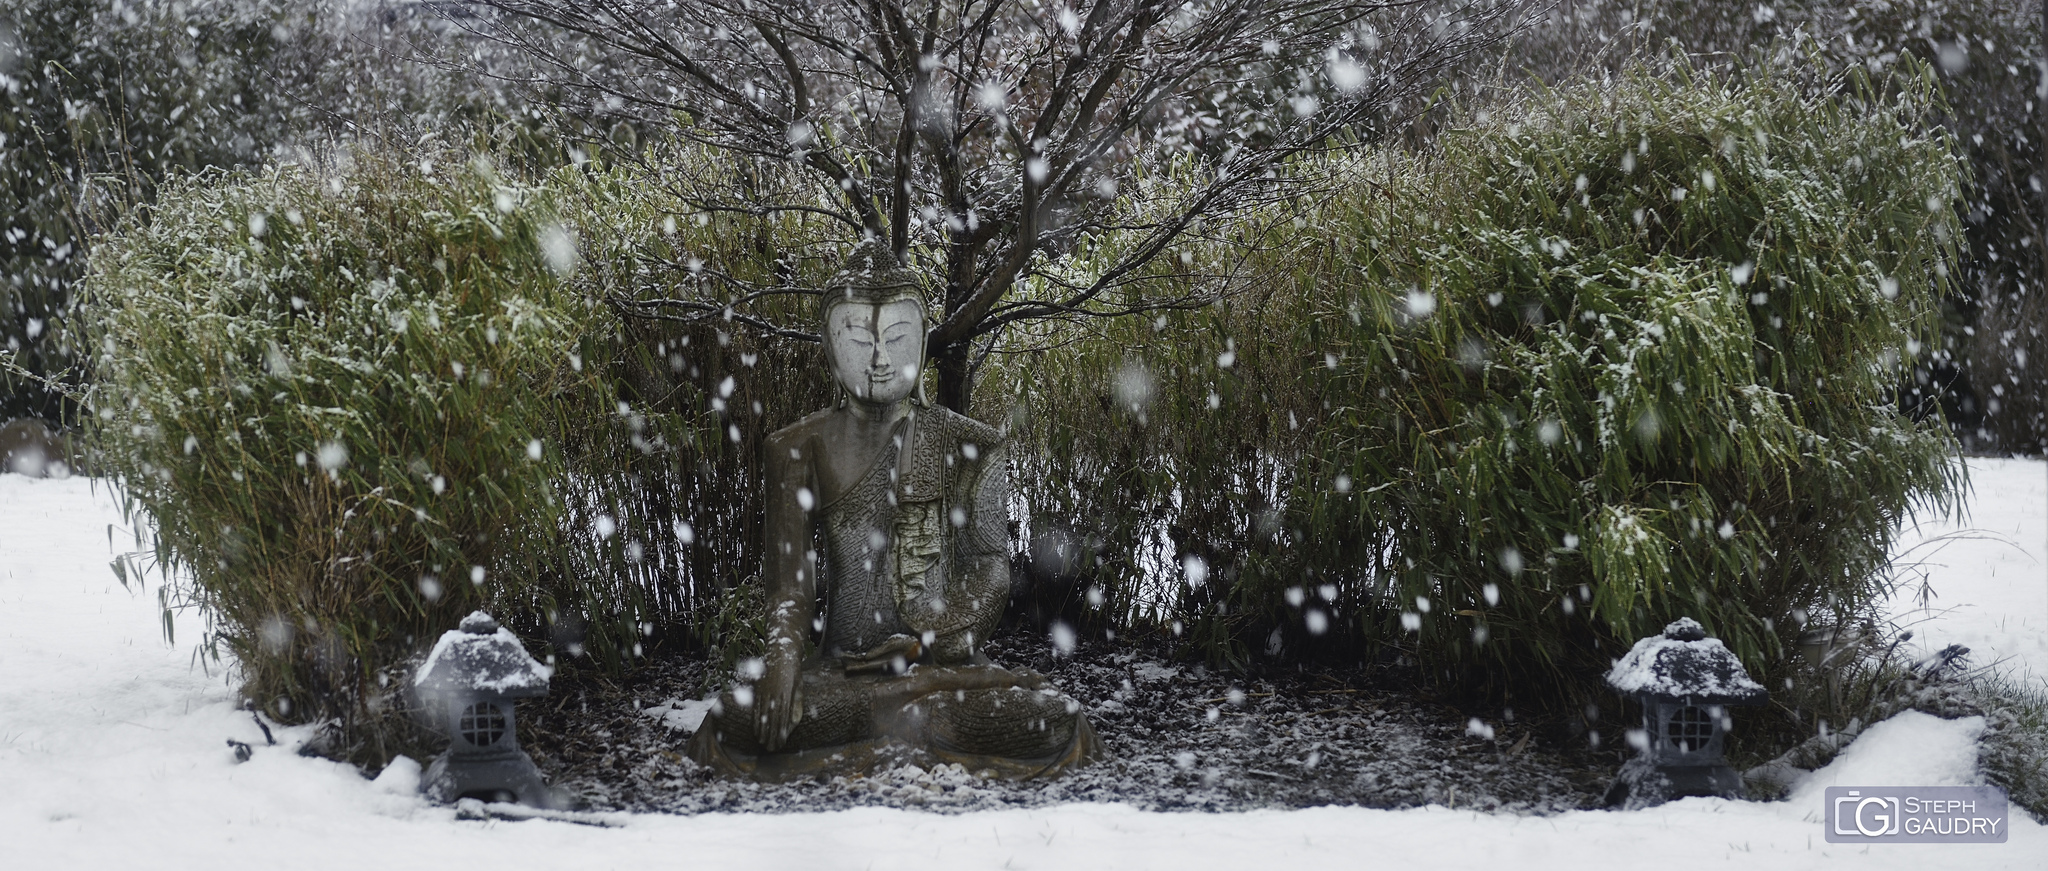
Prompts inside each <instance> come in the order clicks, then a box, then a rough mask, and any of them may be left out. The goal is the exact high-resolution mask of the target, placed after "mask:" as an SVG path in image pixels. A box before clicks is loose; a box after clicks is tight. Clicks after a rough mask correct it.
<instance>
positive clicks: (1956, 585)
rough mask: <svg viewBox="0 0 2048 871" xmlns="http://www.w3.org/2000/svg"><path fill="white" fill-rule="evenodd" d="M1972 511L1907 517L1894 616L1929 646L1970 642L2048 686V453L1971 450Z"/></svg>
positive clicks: (1991, 659)
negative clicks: (1994, 454)
mask: <svg viewBox="0 0 2048 871" xmlns="http://www.w3.org/2000/svg"><path fill="white" fill-rule="evenodd" d="M1969 468H1970V487H1971V490H1972V494H1971V498H1970V502H1969V514H1968V516H1966V517H1960V518H1954V519H1950V520H1945V521H1942V520H1930V521H1926V522H1921V523H1918V524H1915V525H1909V526H1907V528H1906V529H1905V530H1904V532H1903V534H1902V535H1901V536H1900V538H1901V540H1900V542H1899V549H1898V558H1899V563H1900V567H1901V569H1902V571H1901V572H1900V581H1901V585H1900V588H1899V590H1898V592H1897V593H1896V595H1895V597H1894V599H1893V601H1892V617H1893V619H1894V620H1896V621H1897V622H1898V623H1899V625H1901V626H1903V627H1906V628H1910V629H1913V630H1914V637H1913V640H1912V641H1911V642H1909V643H1910V644H1911V645H1912V646H1913V647H1914V648H1915V649H1916V650H1918V651H1920V652H1921V653H1923V654H1924V653H1930V652H1932V651H1936V650H1940V649H1941V648H1943V647H1945V646H1947V645H1950V644H1961V645H1963V646H1965V647H1968V648H1970V661H1971V663H1972V664H1975V665H1989V664H1992V663H2002V665H2001V666H2000V667H2001V668H2003V669H2006V670H2008V671H2009V672H2010V673H2011V674H2012V675H2013V676H2014V677H2016V678H2018V679H2020V680H2023V681H2031V682H2033V683H2034V685H2035V686H2037V687H2040V688H2043V689H2048V462H2043V461H2041V460H2008V459H1972V460H1970V466H1969Z"/></svg>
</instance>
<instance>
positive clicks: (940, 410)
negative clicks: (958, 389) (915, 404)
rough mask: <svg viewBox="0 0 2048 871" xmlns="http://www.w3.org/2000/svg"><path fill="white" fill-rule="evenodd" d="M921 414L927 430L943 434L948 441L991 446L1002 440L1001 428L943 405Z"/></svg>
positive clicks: (932, 407) (928, 409) (998, 443)
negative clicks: (928, 428) (927, 427)
mask: <svg viewBox="0 0 2048 871" xmlns="http://www.w3.org/2000/svg"><path fill="white" fill-rule="evenodd" d="M921 414H922V415H923V416H924V418H925V420H926V421H928V424H927V425H928V426H930V427H931V429H930V430H929V431H930V432H934V433H938V434H943V436H944V437H945V439H946V440H947V441H949V442H953V443H966V444H972V445H978V446H981V447H988V448H993V447H995V446H997V445H1000V444H1001V443H1002V441H1003V432H1002V430H999V429H996V428H995V427H992V426H989V425H988V424H985V423H982V422H981V421H978V420H975V419H974V418H971V417H968V416H967V415H964V414H961V413H959V412H957V411H954V410H952V409H950V408H946V407H944V406H940V405H934V406H931V407H930V408H927V409H925V410H924V411H923V412H921Z"/></svg>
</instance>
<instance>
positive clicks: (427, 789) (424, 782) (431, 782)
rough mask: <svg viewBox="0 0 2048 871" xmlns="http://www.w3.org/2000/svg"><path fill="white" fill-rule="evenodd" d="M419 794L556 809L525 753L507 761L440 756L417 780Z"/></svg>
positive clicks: (551, 796)
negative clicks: (455, 758) (453, 758)
mask: <svg viewBox="0 0 2048 871" xmlns="http://www.w3.org/2000/svg"><path fill="white" fill-rule="evenodd" d="M420 791H421V792H423V793H425V794H426V795H427V797H428V798H431V799H433V800H435V801H438V802H447V803H451V804H452V803H454V802H455V801H456V800H458V799H464V798H474V799H480V800H482V801H496V802H518V803H520V804H523V805H530V806H533V807H538V808H551V809H553V808H555V807H556V804H557V803H556V801H555V795H554V793H553V792H552V791H551V790H549V789H548V785H547V783H546V782H544V781H542V780H541V776H540V769H539V768H537V767H535V766H534V764H533V757H531V756H528V755H526V753H525V752H524V751H521V752H519V753H517V754H516V755H514V756H512V757H511V758H508V759H494V760H482V761H480V760H452V759H450V758H449V754H447V753H443V754H441V755H439V756H436V757H434V762H433V764H431V765H429V766H427V772H426V774H425V775H424V776H422V777H421V778H420Z"/></svg>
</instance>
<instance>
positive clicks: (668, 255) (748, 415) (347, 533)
mask: <svg viewBox="0 0 2048 871" xmlns="http://www.w3.org/2000/svg"><path fill="white" fill-rule="evenodd" d="M731 169H732V168H731V167H729V166H724V167H721V166H714V165H711V164H709V163H708V162H707V161H705V160H704V159H703V158H702V156H701V154H699V153H697V152H693V151H690V150H688V149H669V150H666V151H650V152H649V153H648V154H646V155H645V157H644V159H642V160H637V161H630V162H621V163H619V164H616V165H609V166H600V165H598V164H595V163H585V164H582V165H580V166H573V167H565V168H561V169H557V170H546V171H541V170H531V169H519V168H516V167H515V166H514V165H513V162H511V161H504V162H499V161H494V160H493V159H492V158H491V156H490V152H489V150H488V149H478V150H475V151H462V150H458V149H453V148H445V147H429V148H427V149H424V152H423V153H421V152H416V153H412V154H407V155H400V154H396V153H391V152H383V151H377V150H374V149H367V148H364V149H356V150H352V151H348V152H345V153H341V154H338V155H336V156H335V157H334V158H332V159H330V160H326V161H324V162H321V163H316V164H294V165H285V166H278V167H270V168H266V169H264V170H261V171H249V172H237V173H228V172H218V171H214V172H207V173H201V174H196V175H192V176H187V177H183V178H180V179H177V180H174V181H173V182H171V183H169V184H168V185H167V187H166V188H165V189H164V192H163V196H162V197H161V199H160V201H159V203H158V204H157V205H156V206H154V207H150V208H147V209H145V210H138V211H136V212H133V213H131V214H130V215H129V216H128V217H127V218H126V220H125V222H124V223H123V224H122V225H121V226H120V227H119V228H118V229H116V230H115V231H114V232H112V233H110V234H109V235H108V236H106V237H105V238H104V239H103V241H102V242H101V243H100V244H99V245H97V246H96V247H95V248H94V251H93V258H94V259H93V260H92V262H91V264H90V268H89V272H88V279H87V280H86V282H85V283H84V284H83V288H84V293H83V295H82V296H81V298H80V301H79V303H78V306H77V309H76V311H77V314H76V320H77V321H78V322H79V323H82V324H85V325H86V327H87V329H88V330H89V333H88V335H89V337H90V341H91V346H92V347H94V348H95V349H97V352H98V353H97V357H96V359H95V361H94V366H95V369H96V374H97V376H98V378H97V380H96V382H95V384H94V386H93V387H92V388H91V391H90V392H89V393H87V394H86V395H85V396H84V399H85V402H86V404H87V405H88V407H90V408H91V409H92V410H93V415H94V416H93V422H94V424H95V435H96V436H97V441H98V443H99V447H100V451H101V452H102V454H103V455H104V457H105V460H104V462H105V463H106V468H107V470H108V472H109V473H110V474H112V475H113V476H115V477H117V478H119V479H120V480H121V482H122V483H123V485H124V492H125V493H126V494H127V496H128V498H129V499H130V500H131V503H132V507H133V508H134V509H139V510H141V511H143V512H146V513H147V514H149V515H150V516H151V517H152V518H153V519H154V520H155V521H156V523H157V525H158V528H159V531H160V535H159V538H158V542H157V547H156V550H155V552H154V553H153V554H151V555H150V556H151V557H152V558H153V561H154V563H155V566H154V567H155V568H158V569H161V570H162V574H163V576H164V578H165V579H166V580H167V582H168V586H167V587H166V588H165V593H164V601H165V607H166V612H167V614H168V612H169V611H171V610H174V609H179V608H196V609H198V610H199V611H200V612H201V613H203V614H204V616H205V618H206V621H207V622H206V624H205V625H206V630H205V637H204V638H203V639H201V643H202V645H203V648H204V649H205V650H206V651H207V652H208V653H209V654H210V655H212V656H213V657H215V658H220V659H224V660H226V661H228V662H230V663H232V664H233V665H234V666H235V668H236V669H237V670H238V674H239V677H240V680H241V681H242V690H243V692H244V694H245V695H246V696H247V697H248V699H249V700H250V701H251V703H253V704H255V705H257V706H260V707H261V708H263V709H264V710H266V711H267V712H268V713H269V714H270V715H272V716H275V717H277V718H279V719H281V720H285V721H287V722H306V721H325V720H334V721H337V722H338V725H339V726H340V728H339V729H338V730H337V731H336V732H335V735H336V736H337V738H338V743H336V744H334V745H333V746H330V747H328V748H326V749H327V750H328V751H330V752H332V753H334V754H335V755H342V756H348V757H351V758H356V759H358V760H359V761H364V762H368V763H370V764H373V765H374V764H380V763H381V762H382V761H383V760H384V759H387V758H389V757H390V756H391V755H392V754H394V753H397V752H410V750H411V743H410V742H412V741H414V740H415V739H416V738H417V737H418V736H417V735H415V734H413V733H412V732H411V731H410V730H409V727H408V726H407V725H406V721H405V718H403V717H402V716H400V715H399V714H400V710H401V709H402V708H403V707H404V706H405V705H406V704H407V700H406V699H405V698H404V696H403V694H402V692H401V689H402V687H403V686H404V685H405V683H406V681H405V680H404V679H405V678H406V677H408V676H409V669H410V667H411V665H412V664H413V660H414V659H415V658H416V657H417V656H418V655H419V654H420V653H422V652H423V651H424V650H425V648H426V647H427V646H428V645H430V644H431V643H432V641H433V640H434V639H435V638H436V637H438V635H439V634H440V632H442V631H445V630H446V629H448V628H450V627H452V626H454V625H455V623H456V622H457V621H458V620H459V619H460V617H461V616H462V614H464V613H466V612H467V611H468V610H470V609H472V608H476V607H484V608H488V609H490V610H491V611H492V612H493V613H494V614H496V615H497V616H498V617H500V619H501V620H504V621H505V622H506V623H507V624H508V625H510V626H512V627H514V628H515V629H516V630H517V631H519V632H520V633H521V634H522V635H524V636H526V638H527V640H528V643H529V645H531V646H533V647H534V648H535V650H536V652H537V653H541V654H542V655H544V656H546V657H548V658H549V659H550V660H551V661H555V662H557V663H558V664H569V665H573V664H576V663H588V664H589V665H591V666H594V667H597V668H601V669H605V670H609V671H613V672H616V671H618V670H619V669H621V668H623V667H626V666H629V665H631V664H632V663H633V662H634V661H636V660H637V659H639V658H640V657H642V656H645V655H646V654H647V653H648V652H649V649H650V648H651V647H653V646H654V645H657V644H661V643H671V644H682V645H691V644H697V645H705V646H713V647H717V648H719V649H722V650H725V651H726V652H727V653H728V654H729V655H728V656H727V657H726V658H727V659H728V660H730V659H732V658H734V657H735V656H737V655H739V653H740V652H743V651H744V650H745V646H746V643H747V638H748V637H750V633H749V631H748V630H749V626H750V625H751V624H750V621H749V617H750V615H748V614H745V613H741V610H742V609H739V608H737V607H736V606H735V603H736V602H739V601H741V600H743V599H744V597H745V595H746V592H745V591H746V588H747V582H748V580H749V577H750V575H751V572H752V567H753V566H757V565H759V553H758V549H759V545H760V534H759V529H758V527H759V522H758V515H759V508H758V505H759V494H758V493H757V492H756V491H757V490H758V489H759V483H758V475H757V471H756V470H757V468H758V464H757V462H756V457H755V454H756V453H758V445H759V443H760V441H761V438H762V437H763V436H764V435H765V434H766V432H768V431H769V430H771V429H773V428H775V427H778V426H781V425H783V424H785V423H788V422H790V421H793V420H794V419H795V418H796V417H797V416H799V415H801V414H802V413H804V412H808V411H810V410H813V409H815V408H817V407H819V406H821V405H822V404H823V403H824V399H823V396H824V395H825V387H826V384H827V380H828V379H827V378H826V377H825V376H824V374H823V369H822V365H821V363H820V362H819V360H820V358H819V357H818V354H817V351H816V348H815V346H811V345H804V344H801V343H787V342H784V343H773V342H763V341H760V340H759V339H756V338H754V337H752V336H750V335H749V334H747V333H746V332H744V331H742V330H739V329H737V328H736V325H733V324H731V323H728V322H725V321H722V320H720V319H718V318H715V317H714V318H711V319H709V320H699V321H695V322H691V323H670V322H665V321H661V320H658V319H645V318H632V319H628V318H623V317H621V311H622V310H624V309H626V308H628V307H629V306H627V305H626V304H627V303H628V302H630V301H632V300H635V299H640V298H647V297H657V296H675V295H677V292H678V290H679V288H680V287H681V286H682V285H693V284H696V283H700V282H703V281H705V280H707V272H710V271H712V270H715V273H714V274H722V275H729V276H739V277H743V278H746V279H749V280H768V279H771V278H773V277H775V276H776V275H777V270H785V271H788V272H789V275H787V276H785V277H787V278H790V279H794V278H796V277H797V275H798V273H799V272H801V274H802V275H803V276H804V277H805V278H806V280H813V281H814V280H816V279H817V278H821V277H822V273H821V270H824V269H825V268H826V260H825V259H821V258H820V256H819V255H818V254H817V253H816V252H814V251H809V249H807V248H805V247H804V244H803V243H804V241H805V239H807V238H811V237H817V236H819V235H820V234H819V233H817V232H816V228H815V227H812V226H811V225H807V224H804V223H803V222H801V221H795V222H789V221H784V222H781V223H778V222H777V221H775V220H771V219H769V218H763V217H758V216H737V217H734V216H728V215H713V214H706V213H702V212H698V211H694V210H692V209H691V208H690V206H689V205H688V197H687V190H688V185H690V184H696V183H704V182H706V181H707V180H709V181H714V182H716V181H725V180H729V179H721V178H720V173H726V172H730V171H731ZM807 233H808V234H810V236H808V237H807V236H806V235H805V234H807ZM806 252H808V253H809V256H808V258H805V257H800V256H799V255H802V254H805V253H806ZM706 263H713V264H716V265H715V266H714V267H710V268H709V269H707V268H706V267H705V264H706ZM787 304H790V305H804V304H807V299H806V298H804V297H802V295H801V294H799V295H797V296H796V297H795V298H793V299H792V300H790V301H788V303H787ZM147 562H148V561H146V560H139V559H138V560H124V561H123V562H122V563H121V564H120V565H119V566H117V568H120V569H121V570H123V571H124V572H126V571H128V570H130V569H138V570H139V569H145V568H149V567H150V566H149V565H147V564H146V563H147ZM165 625H166V627H169V626H170V625H171V624H170V621H169V620H168V619H167V620H166V622H165ZM729 665H730V663H728V666H729Z"/></svg>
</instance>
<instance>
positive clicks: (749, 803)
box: [521, 633, 1617, 814]
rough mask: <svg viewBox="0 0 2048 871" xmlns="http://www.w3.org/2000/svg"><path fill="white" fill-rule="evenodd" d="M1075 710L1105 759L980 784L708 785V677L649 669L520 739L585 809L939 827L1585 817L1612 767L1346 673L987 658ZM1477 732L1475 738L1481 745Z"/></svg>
mask: <svg viewBox="0 0 2048 871" xmlns="http://www.w3.org/2000/svg"><path fill="white" fill-rule="evenodd" d="M988 653H989V655H990V656H991V657H992V658H994V659H995V660H996V661H997V662H999V663H1004V664H1011V665H1029V666H1031V667H1033V668H1037V669H1038V670H1040V671H1042V672H1044V673H1045V674H1046V675H1047V676H1048V677H1050V678H1051V679H1052V683H1053V685H1054V686H1056V687H1058V688H1059V689H1060V690H1062V691H1064V692H1066V693H1067V694H1068V695H1070V696H1072V697H1073V698H1075V699H1076V700H1078V701H1080V702H1081V703H1082V704H1083V705H1084V706H1086V709H1087V711H1088V717H1089V719H1090V721H1091V722H1093V723H1094V725H1095V729H1096V731H1097V732H1098V733H1100V735H1101V736H1102V741H1103V745H1104V747H1105V748H1106V749H1107V750H1108V755H1109V758H1108V760H1106V761H1103V762H1098V763H1095V764H1093V765H1090V766H1087V767H1085V768H1082V769H1080V770H1077V771H1073V772H1069V773H1067V774H1065V775H1063V776H1061V777H1058V778H1054V779H1050V780H1039V781H1024V782H1009V781H1001V780H982V779H977V778H975V777H973V776H972V775H970V774H968V773H967V772H965V771H962V770H960V769H959V768H958V767H957V766H938V767H936V768H931V769H928V768H926V767H925V766H924V765H920V764H918V763H919V762H920V761H922V760H920V759H918V758H915V757H906V758H905V760H904V761H903V762H902V763H900V764H899V765H897V766H895V767H892V768H890V769H887V770H884V771H879V772H876V773H875V774H873V775H871V776H867V777H858V778H847V777H835V778H832V779H830V780H826V781H805V782H800V783H792V784H779V785H771V784H757V783H750V782H737V781H731V780H726V779H723V778H719V777H715V776H713V775H712V774H711V773H710V772H709V771H708V770H706V769H703V768H700V767H699V766H697V765H696V764H695V763H694V762H692V761H690V760H689V759H688V758H687V757H685V756H684V755H683V747H684V744H685V743H686V742H687V741H688V739H689V733H688V732H687V731H685V730H683V729H682V728H681V727H680V726H679V725H676V722H677V721H680V720H682V719H683V717H682V716H681V715H680V714H679V713H675V711H676V710H677V709H678V708H680V707H682V703H683V702H686V701H689V700H694V699H698V698H700V697H702V696H703V695H705V690H706V689H707V688H708V686H709V684H710V682H709V681H708V680H707V677H708V675H709V674H710V669H711V666H710V664H708V663H706V662H703V661H701V660H695V659H672V660H664V661H658V662H656V663H653V664H650V665H648V666H646V667H643V668H642V669H640V670H638V671H637V672H636V673H635V674H634V675H633V676H632V678H631V679H630V680H628V681H625V682H621V683H611V682H604V681H589V680H586V681H584V682H582V683H581V684H580V685H579V684H570V683H569V682H565V681H559V680H558V681H557V686H556V687H555V691H554V693H553V694H552V696H551V697H550V698H548V699H546V700H543V701H541V702H540V703H539V704H538V705H535V706H534V707H535V708H536V710H533V711H532V712H531V713H530V714H528V715H527V717H526V723H525V724H524V725H523V726H522V729H521V732H522V737H523V739H524V742H525V744H526V747H527V749H528V750H529V751H531V752H532V754H533V756H534V759H535V761H536V762H538V763H539V764H540V766H541V769H542V770H543V771H545V772H547V773H548V775H549V777H550V780H551V782H553V783H554V784H556V786H557V787H558V788H560V789H562V790H564V791H566V792H568V793H570V794H573V795H575V796H578V797H580V800H581V801H583V802H585V803H586V804H587V806H588V807H589V808H591V809H594V810H624V811H635V812H655V813H702V812H706V811H744V812H770V813H775V812H795V811H825V810H838V809H843V808H849V807H858V806H884V807H919V808H924V809H929V810H933V811H940V812H959V811H969V810H989V809H999V808H1015V807H1039V806H1045V805H1053V804H1062V803H1068V802H1122V803H1125V804H1128V805H1131V806H1133V807H1137V808H1140V809H1143V810H1202V811H1237V810H1250V809H1254V808H1294V807H1310V806H1315V805H1359V806H1365V807H1381V808H1402V807H1414V806H1419V805H1426V804H1441V805H1448V806H1452V807H1471V808H1476V809H1479V810H1486V811H1505V812H1510V813H1535V814H1545V813H1555V812H1559V811H1565V810H1572V809H1577V808H1587V807H1595V806H1597V805H1598V800H1599V797H1600V794H1601V793H1602V791H1604V790H1605V789H1606V787H1607V782H1608V780H1610V779H1611V778H1612V777H1613V774H1614V771H1615V765H1616V764H1617V758H1616V757H1615V756H1614V754H1613V753H1612V752H1590V751H1584V750H1575V749H1569V748H1558V747H1555V746H1551V745H1550V744H1549V743H1548V742H1546V741H1545V740H1544V739H1543V738H1541V737H1539V736H1537V735H1536V734H1535V731H1534V730H1532V729H1530V728H1529V727H1527V726H1526V725H1521V724H1516V723H1511V722H1503V721H1501V720H1499V719H1494V720H1491V721H1487V722H1483V723H1475V722H1473V721H1472V720H1471V719H1470V718H1468V717H1467V716H1466V715H1465V714H1463V713H1460V712H1458V711H1457V710H1455V709H1452V708H1449V707H1446V706H1442V705H1435V704H1431V703H1429V702H1427V701H1423V700H1420V699H1418V698H1417V697H1416V696H1415V695H1414V694H1413V693H1408V692H1403V691H1400V690H1399V689H1398V688H1395V687H1390V686H1388V685H1386V683H1385V682H1381V683H1375V682H1374V680H1373V676H1372V675H1371V674H1370V673H1368V672H1365V671H1362V670H1358V669H1347V670H1336V669H1326V668H1324V669H1319V668H1312V667H1302V668H1290V669H1286V670H1268V671H1266V672H1265V673H1263V674H1255V675H1228V674H1220V673H1216V672H1213V671H1211V670H1209V669H1206V668H1204V667H1202V666H1200V665H1195V664H1187V663H1174V662H1169V661H1166V660H1165V659H1164V658H1163V657H1159V656H1155V655H1147V653H1146V651H1144V650H1142V649H1133V648H1131V647H1128V646H1124V647H1109V646H1104V645H1087V644H1084V645H1082V646H1081V647H1080V648H1079V649H1077V650H1076V651H1074V655H1071V656H1063V657H1057V658H1056V657H1055V656H1054V655H1053V650H1052V648H1051V646H1050V645H1049V644H1048V643H1047V642H1046V641H1045V640H1044V638H1043V637H1042V636H1039V635H1036V634H1022V633H1018V634H1010V635H1005V636H1001V637H998V638H996V639H994V640H992V641H991V642H990V643H989V649H988ZM1489 730H1490V733H1491V734H1490V735H1489V734H1488V733H1489Z"/></svg>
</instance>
